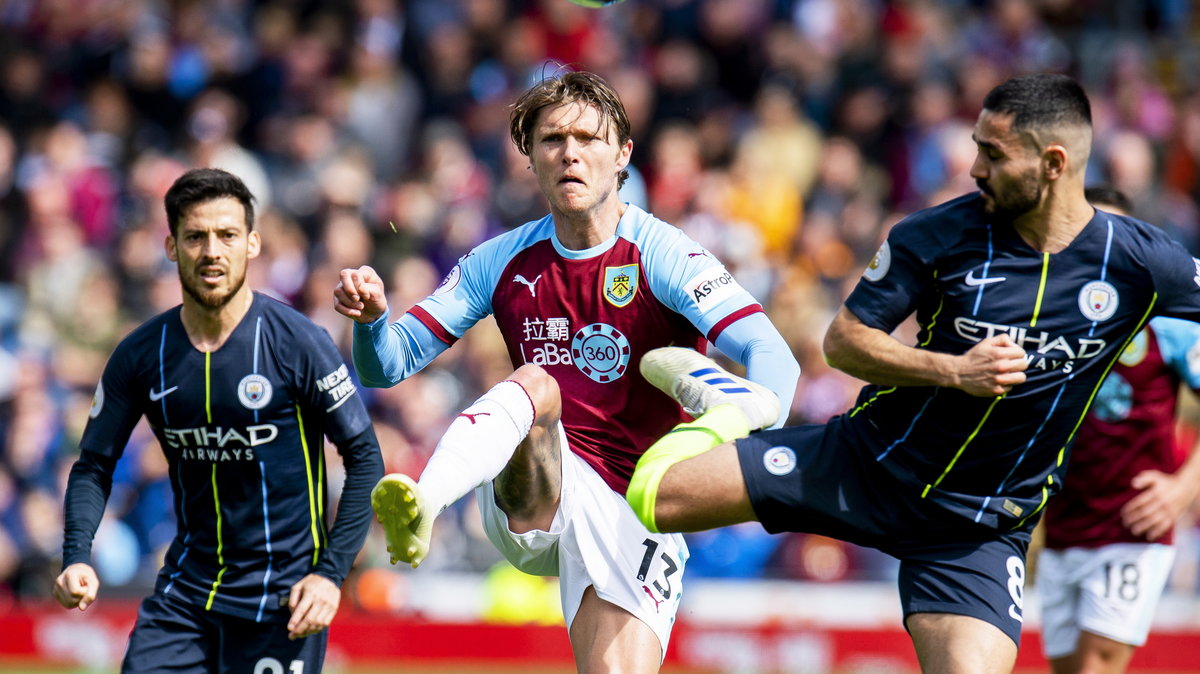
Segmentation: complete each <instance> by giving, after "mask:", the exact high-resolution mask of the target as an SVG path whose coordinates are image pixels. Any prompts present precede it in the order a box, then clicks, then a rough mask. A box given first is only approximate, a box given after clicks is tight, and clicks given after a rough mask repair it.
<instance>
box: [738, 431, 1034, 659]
mask: <svg viewBox="0 0 1200 674" xmlns="http://www.w3.org/2000/svg"><path fill="white" fill-rule="evenodd" d="M737 452H738V460H739V462H740V463H741V468H742V475H743V478H744V479H745V482H746V488H747V490H748V491H749V494H750V503H751V505H753V507H754V512H755V514H756V515H757V516H758V520H759V521H760V522H762V525H763V527H764V528H765V529H766V530H767V531H769V532H771V533H778V532H783V531H798V532H805V533H812V534H820V535H823V536H828V537H830V538H836V539H840V540H843V541H848V542H850V543H855V544H858V545H863V546H868V547H872V548H876V549H878V550H882V551H883V552H886V553H888V554H889V555H892V556H893V557H895V558H897V559H899V560H900V578H899V586H900V603H901V606H902V607H903V609H904V617H905V618H907V617H908V616H909V615H911V614H913V613H951V614H956V615H966V616H971V617H974V618H979V619H980V620H983V621H986V622H988V623H990V624H992V625H995V626H996V627H998V628H1000V630H1001V631H1003V632H1004V633H1005V634H1007V635H1008V636H1009V637H1010V638H1011V639H1012V640H1013V642H1014V643H1018V644H1019V643H1020V637H1021V622H1022V613H1021V608H1022V605H1023V602H1024V587H1025V553H1026V551H1027V550H1028V548H1029V537H1030V534H1029V531H1028V529H1021V530H1016V531H997V530H995V529H991V528H988V527H984V526H982V525H979V524H976V523H974V522H972V521H970V520H967V519H965V518H963V517H961V516H959V515H955V514H952V513H949V512H947V511H945V510H943V509H941V508H940V507H938V506H937V505H936V504H933V503H929V502H927V501H923V500H921V499H919V498H916V497H915V496H914V494H913V490H912V488H910V487H903V486H902V485H901V484H900V483H899V482H898V481H897V480H896V479H895V478H894V477H892V476H891V475H890V474H888V473H887V472H886V471H885V470H884V469H882V468H881V467H880V466H879V465H878V464H877V463H876V461H875V460H874V458H872V457H870V456H865V452H859V451H855V450H854V449H853V448H852V447H849V446H846V445H845V444H844V443H842V442H841V440H840V437H839V433H838V432H837V426H836V424H835V425H809V426H796V427H791V428H780V429H777V430H769V431H762V432H760V433H754V434H753V435H751V436H750V437H748V438H743V439H741V440H738V441H737Z"/></svg>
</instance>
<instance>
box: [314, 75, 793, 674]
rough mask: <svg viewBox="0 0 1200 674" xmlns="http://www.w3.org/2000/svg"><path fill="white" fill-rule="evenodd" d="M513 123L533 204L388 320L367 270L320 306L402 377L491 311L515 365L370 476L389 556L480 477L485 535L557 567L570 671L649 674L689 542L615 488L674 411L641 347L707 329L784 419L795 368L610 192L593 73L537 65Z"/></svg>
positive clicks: (647, 218)
mask: <svg viewBox="0 0 1200 674" xmlns="http://www.w3.org/2000/svg"><path fill="white" fill-rule="evenodd" d="M511 135H512V139H513V142H514V143H515V144H516V146H517V147H518V148H519V149H520V151H521V152H522V153H523V154H525V155H526V156H528V157H529V162H530V168H531V170H532V171H533V173H534V175H535V176H536V177H537V180H538V183H539V185H540V187H541V190H542V193H543V194H544V195H545V196H546V198H547V200H548V201H549V203H550V214H549V215H547V216H546V217H544V218H542V219H541V220H537V221H534V222H529V223H526V224H524V225H522V226H520V227H517V228H516V229H514V230H512V231H510V232H508V233H505V234H502V235H500V236H498V237H496V238H494V239H492V240H490V241H487V242H485V243H483V244H481V245H480V246H478V247H477V248H475V249H474V250H473V251H471V252H470V253H468V254H467V255H465V256H463V258H462V259H460V260H459V262H458V265H457V266H455V267H454V269H453V270H451V271H450V273H449V275H447V277H446V278H445V280H443V281H442V284H441V286H440V287H439V288H438V289H437V290H436V291H435V292H434V294H433V295H431V296H430V297H428V298H426V299H424V300H422V301H421V302H419V303H418V304H417V305H416V306H414V307H412V308H411V309H409V310H408V312H407V313H405V314H404V315H403V316H401V317H400V319H399V320H397V321H395V322H394V323H391V324H389V322H388V313H387V309H388V307H387V301H386V298H385V295H384V288H383V284H382V282H381V281H380V278H379V276H378V274H376V272H375V271H374V270H373V269H371V268H370V267H361V268H359V269H345V270H342V272H341V280H340V283H339V285H338V287H337V289H336V290H335V305H336V307H337V309H338V311H340V312H341V313H343V314H345V315H347V316H349V317H351V318H353V319H354V320H355V321H356V325H355V326H354V362H355V365H356V366H357V367H358V369H359V371H360V372H361V373H362V377H363V381H364V382H365V383H367V384H368V385H372V386H391V385H393V384H395V383H397V382H399V381H401V380H402V379H404V378H405V377H407V376H409V375H411V374H412V373H413V372H415V371H417V370H419V369H420V368H422V367H424V366H425V365H426V364H427V363H429V362H430V361H431V360H432V359H433V358H434V357H435V356H436V355H437V354H439V353H441V352H442V351H444V350H446V349H447V348H449V347H450V345H451V344H453V343H454V341H455V340H456V339H458V338H459V337H460V336H461V335H462V334H463V333H464V332H465V331H466V330H467V329H468V328H470V327H471V326H472V325H474V324H475V323H476V322H477V321H479V320H480V319H481V318H483V317H485V316H487V315H488V314H495V316H496V320H497V323H498V324H499V327H500V331H501V332H502V333H503V335H504V339H505V341H506V343H507V346H508V352H509V357H510V358H511V360H512V364H513V366H514V367H515V368H516V370H515V371H514V372H513V373H512V375H511V376H510V377H509V378H508V379H506V380H505V381H503V382H500V383H499V384H497V385H496V386H495V387H494V388H492V389H491V390H490V391H488V392H487V393H486V394H485V395H484V396H483V397H481V398H480V399H478V400H477V401H475V402H474V403H473V404H471V405H470V406H469V407H468V408H467V409H466V410H465V411H464V412H463V413H462V414H460V415H459V416H458V418H457V419H455V420H454V422H453V423H452V424H451V425H450V428H449V429H448V430H447V432H446V434H445V436H444V437H443V438H442V440H441V441H440V443H439V444H438V447H437V449H436V450H435V452H434V454H433V456H432V457H431V458H430V460H429V463H428V465H427V466H426V467H425V470H424V472H423V473H422V474H421V478H420V481H419V482H416V483H414V482H413V481H412V480H411V479H410V478H409V477H407V476H403V475H388V476H386V477H385V478H384V479H383V480H382V481H381V482H380V484H379V485H378V486H377V487H376V489H375V491H374V493H373V495H372V502H373V506H374V508H375V512H376V514H377V515H378V516H379V518H380V521H381V522H382V523H383V527H384V531H385V532H386V534H387V539H388V544H389V549H390V550H391V552H392V556H393V561H398V560H402V561H405V562H409V563H411V564H412V565H413V566H416V565H417V564H419V563H420V562H421V560H422V559H423V558H424V556H425V554H426V553H427V552H428V546H429V540H430V530H431V526H432V524H433V519H434V518H435V517H436V516H437V515H438V513H440V512H441V511H442V510H443V509H445V508H446V507H447V506H448V505H450V504H451V503H453V502H454V501H456V500H458V499H459V498H461V497H462V496H464V495H465V494H467V493H468V492H469V491H471V490H472V489H475V488H476V487H478V488H479V489H478V491H477V492H476V494H477V497H478V501H479V506H480V509H481V512H482V515H483V521H484V526H485V528H486V530H487V534H488V537H489V538H490V539H491V541H492V542H493V543H494V544H495V545H496V547H497V548H499V549H500V550H501V551H502V552H503V553H504V555H505V556H506V557H507V558H508V560H509V561H511V562H512V563H513V564H514V565H515V566H516V567H517V568H519V569H522V570H524V571H527V572H529V573H533V574H538V575H549V576H558V577H559V578H560V581H561V585H560V586H561V588H562V605H563V613H564V615H565V616H566V621H567V626H568V630H569V634H570V639H571V644H572V648H573V650H574V654H575V660H576V663H577V665H578V667H579V669H580V671H596V672H599V671H626V672H651V671H657V670H658V667H659V665H660V663H661V660H662V657H663V654H664V652H665V649H666V645H667V639H668V636H669V634H670V630H671V625H672V623H673V622H674V619H675V612H676V609H677V607H678V603H679V597H680V588H681V582H680V579H681V578H682V575H683V569H684V563H685V561H686V560H687V548H686V546H685V544H684V541H683V538H682V537H681V536H679V535H678V534H653V533H650V532H648V531H646V529H645V527H644V526H642V524H641V523H640V522H638V520H637V518H636V517H635V516H634V514H633V511H632V510H631V509H630V508H629V505H628V504H627V503H626V502H625V500H624V498H623V494H624V492H625V489H626V487H627V485H628V482H629V476H630V474H631V473H632V472H633V466H634V464H635V463H636V462H637V460H638V457H639V456H641V453H642V451H644V450H645V449H646V447H648V446H649V445H650V443H651V442H653V441H654V439H655V438H657V437H658V436H660V435H662V434H663V433H665V432H666V431H667V430H669V429H670V428H671V426H673V425H675V424H676V423H679V422H680V421H682V420H684V419H685V418H686V417H685V416H684V414H683V412H682V411H681V410H680V407H679V405H678V404H676V403H675V401H673V400H671V399H670V398H669V397H667V396H666V395H663V394H662V393H661V392H659V391H657V390H656V389H655V388H654V387H653V386H651V385H650V384H649V383H648V382H647V381H646V380H645V379H643V378H642V377H641V376H640V375H639V374H638V371H637V368H636V367H635V366H636V364H637V362H638V359H639V358H640V357H641V355H642V354H643V353H645V352H646V351H648V350H649V349H652V348H655V347H659V346H664V345H667V344H687V345H689V346H692V347H695V348H700V347H701V345H702V344H703V343H704V341H705V339H706V338H707V339H708V340H709V341H712V342H715V343H716V345H717V346H718V347H719V348H720V349H721V350H722V351H723V352H724V353H726V354H728V355H729V356H730V357H732V358H733V359H734V360H736V361H738V362H739V363H742V364H744V365H746V366H747V368H748V376H749V378H750V379H751V380H753V382H750V383H747V384H746V385H747V386H750V387H752V388H754V390H756V391H758V392H759V396H758V397H756V398H754V400H755V401H756V402H760V403H761V404H760V405H759V406H758V407H757V408H755V409H754V410H753V411H754V412H755V413H756V419H755V423H758V424H759V425H762V426H771V425H774V424H777V423H780V422H781V420H782V418H783V413H782V412H781V410H786V409H788V406H789V403H790V400H791V397H792V395H793V393H794V391H795V385H796V380H797V378H798V375H799V366H798V365H797V363H796V361H795V359H794V358H793V356H792V354H791V351H790V350H789V349H788V347H787V345H786V343H785V342H784V341H783V339H782V337H781V336H780V335H779V333H778V332H777V331H776V330H775V328H774V326H773V325H772V324H771V322H770V321H769V320H768V319H767V317H766V316H765V314H763V312H762V309H761V307H760V306H759V304H758V303H757V302H756V301H755V300H754V298H753V297H751V296H750V294H749V293H747V292H746V291H745V290H744V289H742V288H741V286H739V285H738V283H737V281H735V280H734V278H733V277H732V276H731V275H730V273H729V272H727V271H726V270H725V268H724V267H723V266H722V265H721V263H720V262H718V261H717V260H716V259H714V258H713V256H712V255H711V254H709V253H708V252H707V251H705V250H704V249H703V248H702V247H701V246H699V245H698V244H697V243H695V242H694V241H692V240H690V239H688V238H687V237H686V236H685V235H684V234H683V233H681V232H680V231H679V230H678V229H676V228H674V227H672V226H671V225H668V224H667V223H665V222H662V221H660V220H657V219H656V218H654V217H653V216H652V215H650V214H649V213H646V212H645V211H642V210H641V209H639V208H637V207H636V206H633V205H631V204H627V203H623V202H621V201H620V200H619V199H618V198H617V190H618V188H619V187H620V185H621V183H622V182H623V180H624V179H625V176H626V175H627V173H626V168H625V167H626V166H627V165H628V163H629V158H630V153H631V152H632V150H633V142H632V141H631V140H630V128H629V120H628V118H627V117H626V115H625V110H624V107H623V106H622V105H621V101H620V99H619V98H618V97H617V95H616V93H615V92H613V91H612V90H611V89H610V88H609V87H608V85H607V84H605V83H604V81H603V80H601V79H600V78H599V77H597V76H595V75H593V74H590V73H585V72H567V73H563V74H560V75H559V76H556V77H552V78H548V79H545V80H543V81H541V82H539V83H538V84H536V85H534V86H533V87H532V88H531V89H530V90H529V91H528V92H526V93H525V94H524V95H523V96H522V97H521V98H520V99H519V100H518V101H517V102H516V104H515V105H514V106H513V109H512V117H511ZM722 379H724V377H722ZM754 382H757V383H754ZM718 386H719V385H718ZM716 390H719V388H718V389H716ZM781 403H782V405H781Z"/></svg>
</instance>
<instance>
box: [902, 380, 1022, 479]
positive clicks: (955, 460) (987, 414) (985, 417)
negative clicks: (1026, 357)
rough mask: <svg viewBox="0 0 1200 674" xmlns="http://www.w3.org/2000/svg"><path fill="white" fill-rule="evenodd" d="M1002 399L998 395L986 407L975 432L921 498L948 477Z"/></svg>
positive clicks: (972, 432)
mask: <svg viewBox="0 0 1200 674" xmlns="http://www.w3.org/2000/svg"><path fill="white" fill-rule="evenodd" d="M1003 399H1004V396H1002V395H998V396H996V397H995V398H993V399H992V404H991V405H988V408H987V412H984V413H983V418H982V419H980V420H979V423H978V424H976V425H975V430H973V431H971V434H970V435H968V436H967V439H966V440H964V441H963V443H962V446H961V447H959V448H958V451H957V452H955V453H954V458H953V459H950V463H948V464H946V469H945V470H943V471H942V474H941V475H939V476H938V479H936V480H934V481H933V483H932V484H927V485H925V489H924V490H923V491H922V492H921V498H925V497H926V496H928V495H929V491H930V490H931V489H933V488H934V487H936V486H938V485H939V484H941V483H942V480H944V479H946V476H947V475H949V474H950V471H951V470H953V469H954V464H956V463H958V458H959V457H960V456H962V453H963V452H964V451H965V450H966V449H967V445H969V444H971V441H972V440H974V439H975V436H976V435H979V429H981V428H983V425H984V424H985V423H987V420H988V417H990V416H991V415H992V410H994V409H996V403H998V402H1000V401H1001V400H1003Z"/></svg>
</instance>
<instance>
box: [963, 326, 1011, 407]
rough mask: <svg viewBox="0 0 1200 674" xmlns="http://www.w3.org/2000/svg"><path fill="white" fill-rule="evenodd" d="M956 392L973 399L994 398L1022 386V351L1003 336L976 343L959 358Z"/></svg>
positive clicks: (1005, 335)
mask: <svg viewBox="0 0 1200 674" xmlns="http://www.w3.org/2000/svg"><path fill="white" fill-rule="evenodd" d="M959 362H960V369H959V372H958V376H957V385H956V388H959V389H962V390H963V391H966V392H967V393H970V394H971V395H973V396H998V395H1002V394H1005V393H1008V392H1009V391H1011V390H1012V387H1014V386H1016V385H1017V384H1022V383H1024V382H1025V368H1027V367H1029V361H1027V360H1026V359H1025V349H1022V348H1021V347H1019V346H1017V344H1016V342H1014V341H1013V340H1012V337H1009V336H1008V335H1007V334H1000V335H995V336H992V337H988V338H987V339H985V340H983V341H981V342H979V343H978V344H976V345H975V346H973V347H971V349H970V350H969V351H967V352H966V353H964V354H963V355H962V356H960V359H959Z"/></svg>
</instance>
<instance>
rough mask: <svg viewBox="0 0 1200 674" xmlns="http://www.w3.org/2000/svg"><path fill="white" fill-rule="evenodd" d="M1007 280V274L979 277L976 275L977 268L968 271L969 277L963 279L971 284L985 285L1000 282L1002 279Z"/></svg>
mask: <svg viewBox="0 0 1200 674" xmlns="http://www.w3.org/2000/svg"><path fill="white" fill-rule="evenodd" d="M1007 280H1008V277H1007V276H987V277H984V278H977V277H976V276H975V270H974V269H972V270H971V271H969V272H967V277H966V278H965V279H963V282H964V283H966V284H967V285H969V286H985V285H988V284H990V283H1000V282H1001V281H1007Z"/></svg>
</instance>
